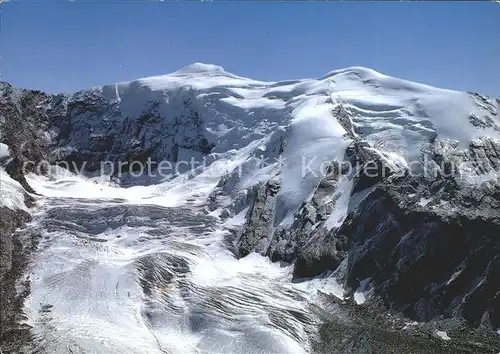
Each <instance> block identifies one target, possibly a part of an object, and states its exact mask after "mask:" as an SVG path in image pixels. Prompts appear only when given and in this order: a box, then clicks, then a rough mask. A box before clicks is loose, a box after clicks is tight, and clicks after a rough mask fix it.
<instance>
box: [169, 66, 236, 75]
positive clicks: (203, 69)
mask: <svg viewBox="0 0 500 354" xmlns="http://www.w3.org/2000/svg"><path fill="white" fill-rule="evenodd" d="M172 75H211V76H216V75H220V76H231V77H236V76H235V75H233V74H231V73H228V72H226V71H225V70H224V68H223V67H222V66H219V65H214V64H204V63H193V64H190V65H187V66H185V67H183V68H182V69H180V70H177V71H175V72H174V73H172Z"/></svg>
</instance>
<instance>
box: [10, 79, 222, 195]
mask: <svg viewBox="0 0 500 354" xmlns="http://www.w3.org/2000/svg"><path fill="white" fill-rule="evenodd" d="M137 94H138V96H139V97H140V96H141V93H140V92H139V93H137ZM149 95H150V96H154V95H152V94H151V92H149ZM148 97H149V96H148ZM129 105H130V104H127V103H122V102H121V101H119V100H116V99H108V98H106V96H105V95H104V93H103V92H101V90H99V89H91V90H86V91H81V92H78V93H76V94H74V95H72V96H67V95H47V94H45V93H42V92H40V91H31V90H19V89H15V88H13V87H12V86H11V85H9V84H7V83H1V84H0V117H3V118H2V121H0V142H3V143H5V144H7V145H8V146H10V147H11V149H12V154H13V161H12V162H11V165H10V166H8V167H7V169H8V172H9V174H10V175H11V176H12V177H13V178H14V179H16V180H18V181H19V182H20V183H21V184H23V186H24V187H25V189H27V190H29V191H30V188H29V186H27V183H26V182H25V181H24V178H23V177H22V172H21V170H22V169H23V168H25V169H26V168H27V170H28V171H29V172H31V171H32V170H34V169H35V168H37V167H40V168H39V169H38V170H37V171H36V172H41V173H45V172H46V170H47V168H48V166H50V165H51V164H54V163H59V164H60V165H61V166H62V167H65V168H68V169H70V170H73V171H79V172H80V171H83V172H95V171H98V170H99V169H100V168H101V164H103V163H106V166H107V167H109V168H112V170H113V172H115V173H123V172H130V171H134V165H133V164H132V162H134V161H137V162H140V163H142V164H146V163H147V161H148V159H150V161H151V163H150V165H151V169H153V170H154V169H156V167H157V165H158V163H160V162H162V161H169V162H172V163H175V162H177V161H179V160H180V159H185V158H186V154H184V155H182V156H181V154H182V151H187V152H188V155H190V156H191V155H192V156H194V157H195V158H196V160H197V161H198V160H200V159H201V156H203V155H207V154H209V153H210V152H211V151H212V149H213V147H214V143H213V142H212V141H211V137H210V136H206V130H205V122H204V120H203V117H202V116H201V113H200V112H201V110H200V109H199V108H200V107H198V105H199V103H198V101H196V99H195V95H194V93H193V92H192V91H190V90H185V91H181V92H179V93H177V94H176V95H175V96H174V97H171V98H170V101H169V102H168V103H167V102H166V101H165V98H164V97H158V99H157V100H149V101H147V102H145V103H144V105H140V104H139V105H137V107H139V110H137V108H136V107H129ZM40 161H46V162H47V163H46V164H39V162H40ZM27 162H30V163H29V164H27ZM170 172H171V173H174V172H175V171H170ZM178 172H179V171H178ZM180 172H183V171H180Z"/></svg>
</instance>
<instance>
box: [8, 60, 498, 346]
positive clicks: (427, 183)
mask: <svg viewBox="0 0 500 354" xmlns="http://www.w3.org/2000/svg"><path fill="white" fill-rule="evenodd" d="M499 105H500V101H499V100H498V99H491V98H488V97H486V96H483V95H480V94H473V93H465V92H456V91H450V90H444V89H438V88H434V87H430V86H426V85H422V84H417V83H413V82H409V81H404V80H400V79H396V78H392V77H389V76H386V75H383V74H380V73H378V72H376V71H373V70H371V69H367V68H362V67H352V68H346V69H342V70H336V71H332V72H330V73H328V74H326V75H325V76H323V77H322V78H319V79H304V80H295V81H283V82H261V81H255V80H251V79H248V78H243V77H239V76H236V75H233V74H230V73H228V72H226V71H225V70H224V69H223V68H221V67H219V66H215V65H207V64H201V63H197V64H192V65H190V66H187V67H185V68H183V69H181V70H179V71H176V72H174V73H172V74H168V75H162V76H155V77H150V78H143V79H138V80H135V81H131V82H123V83H118V84H111V85H105V86H100V87H95V88H92V89H89V90H84V91H80V92H77V93H75V94H72V95H62V94H61V95H47V94H45V93H43V92H40V91H29V90H20V89H16V88H13V87H12V86H10V85H9V84H6V83H4V84H2V85H1V86H0V122H1V124H2V125H1V126H0V132H1V133H2V134H1V136H0V143H1V145H0V162H1V163H2V167H1V170H0V172H1V173H2V179H1V182H0V183H2V184H1V190H2V200H1V201H0V203H1V204H0V207H1V208H2V209H1V210H4V211H6V210H7V209H9V210H17V209H23V213H24V212H26V210H28V209H27V208H26V207H25V206H24V204H23V203H22V200H23V198H26V200H27V204H28V205H30V206H31V204H32V203H33V200H32V198H33V197H34V196H35V194H34V193H35V192H36V193H38V194H40V195H43V196H45V197H43V198H45V199H43V198H42V197H40V196H38V197H37V198H39V199H40V198H42V200H59V199H50V198H80V199H78V200H77V199H75V203H82V202H81V200H88V199H89V198H94V199H99V200H100V203H101V202H102V203H104V201H106V200H107V201H108V202H109V203H115V202H116V200H117V199H119V200H120V201H122V202H126V203H131V204H133V205H146V204H147V205H150V204H154V205H158V206H162V207H168V208H177V210H190V208H191V210H197V211H196V212H197V213H198V212H200V213H201V214H200V215H204V216H203V217H207V218H210V220H213V222H214V223H215V224H216V225H218V226H217V227H216V229H217V230H218V231H214V232H216V234H217V235H218V236H217V237H218V238H217V240H218V241H213V240H212V241H213V242H216V243H217V244H220V245H222V246H221V247H222V248H223V249H224V250H225V251H228V250H229V251H231V253H232V254H233V257H234V262H248V259H252V257H257V255H261V256H263V257H265V258H269V259H270V260H271V261H272V262H282V263H281V264H282V266H283V267H284V268H283V269H290V277H293V278H294V281H295V282H300V284H301V285H300V286H302V287H308V285H307V284H314V286H312V287H313V288H314V289H315V290H316V289H318V290H321V291H323V292H326V293H328V292H331V289H332V288H334V289H338V286H337V284H341V285H342V288H343V291H340V293H341V295H339V296H340V297H342V298H345V299H348V298H353V299H354V300H356V302H357V303H364V302H365V301H366V303H369V304H370V306H375V307H376V308H377V311H379V310H380V309H382V311H385V310H387V309H390V310H393V311H394V312H395V313H398V314H402V315H404V316H406V318H410V319H412V320H417V321H421V322H428V321H431V320H435V319H438V318H441V319H442V318H453V319H454V321H455V320H456V319H459V320H458V322H457V323H461V322H460V321H462V320H463V322H464V323H466V324H467V325H468V326H471V327H477V326H479V325H480V324H481V323H482V324H483V325H487V326H489V327H490V328H492V329H494V330H497V329H498V327H499V326H500V285H499V282H498V281H497V280H498V277H499V276H500V275H499V273H500V256H499V255H500V240H499V239H498V235H500V233H499V231H500V183H499V182H500V180H499V172H500V116H499V113H498V112H499ZM27 161H31V162H33V163H32V164H30V165H28V168H27V169H26V168H25V169H23V164H25V162H27ZM40 161H48V162H50V164H52V165H55V164H57V165H60V166H62V165H64V166H66V167H69V169H70V170H71V172H83V173H80V174H73V173H70V172H68V171H65V170H63V169H61V168H54V167H50V166H49V164H45V165H42V168H38V167H39V166H40V164H38V163H39V162H40ZM148 161H149V162H150V166H151V171H150V173H149V174H148V173H142V174H140V175H137V167H138V166H140V163H146V162H148ZM104 162H106V170H105V171H104V170H103V166H104V165H103V163H104ZM132 162H137V163H136V164H135V167H134V164H132ZM165 162H169V163H168V164H165ZM25 165H26V164H25ZM165 166H167V168H166V169H165V168H164V167H165ZM159 170H161V172H162V173H160V171H159ZM103 172H106V176H102V174H103ZM111 172H113V176H112V177H111V179H110V175H111ZM4 176H5V177H4ZM4 191H6V192H5V193H4ZM46 198H49V199H46ZM64 200H65V203H69V201H70V200H71V199H64ZM68 200H69V201H68ZM47 203H48V202H47ZM57 203H59V204H57ZM57 203H56V204H57V205H56V207H55V208H56V209H57V208H60V202H57ZM74 207H75V208H80V209H82V210H84V209H85V210H87V211H85V213H87V212H89V213H90V210H91V209H92V208H94V207H87V206H85V205H81V204H78V206H76V205H75V206H74ZM110 207H111V204H110ZM89 208H90V209H89ZM92 210H93V209H92ZM169 210H170V209H169ZM61 212H62V211H61ZM44 215H45V214H44ZM47 215H48V214H47ZM44 217H45V216H44ZM47 217H48V216H47ZM200 218H202V216H200ZM75 222H76V223H79V222H77V221H75ZM89 222H90V221H89ZM104 222H105V224H107V225H108V226H109V222H110V221H109V220H106V217H104ZM207 222H208V221H207ZM179 227H180V226H179ZM9 230H10V231H9V232H10V234H11V233H12V226H11V227H10V229H9ZM105 230H106V228H104V229H102V230H101V231H102V232H103V233H106V232H108V233H109V229H108V231H105ZM169 232H171V231H169ZM186 232H187V231H186ZM189 232H191V231H189ZM97 234H99V235H101V236H102V234H101V233H100V232H98V233H97ZM196 234H197V233H196V232H194V231H193V235H196ZM80 236H81V235H80ZM200 237H201V236H200ZM203 237H205V236H203ZM104 238H106V237H104ZM2 242H6V243H9V244H11V243H12V240H11V239H7V236H4V241H2ZM105 242H110V241H105ZM155 242H156V241H155ZM197 242H199V241H197ZM198 246H200V245H199V244H198ZM47 247H49V246H47ZM134 247H135V246H134ZM155 247H156V246H155ZM171 247H173V246H171ZM206 247H211V246H206ZM11 248H12V247H11ZM64 249H66V248H64ZM64 252H66V251H64ZM181 253H182V252H181ZM256 254H257V255H256ZM9 257H11V255H9ZM11 258H12V257H11ZM188 258H189V257H188ZM200 259H203V258H200ZM238 259H239V261H238ZM245 259H246V261H245ZM259 259H260V258H259ZM141 262H142V261H141ZM148 262H149V261H148ZM151 262H152V263H151V264H150V263H148V264H149V266H148V267H156V266H158V263H157V261H155V260H152V261H151ZM259 262H260V261H259ZM11 263H12V262H11ZM35 264H36V263H35ZM140 264H143V263H140ZM287 265H290V266H289V267H288V268H287ZM275 266H277V264H275V265H273V266H272V267H275ZM10 267H12V264H10V263H9V264H7V263H6V264H5V268H6V269H9V268H10ZM33 267H34V270H33V271H34V272H35V273H36V274H39V277H40V279H43V277H50V276H54V274H45V275H44V274H42V273H39V272H38V271H37V269H36V265H35V266H33ZM44 267H47V268H50V269H52V270H51V271H54V270H53V268H51V267H52V266H48V265H44ZM56 268H57V267H56ZM278 268H279V267H278ZM54 269H55V268H54ZM139 269H142V268H140V267H139ZM176 269H177V268H176ZM196 269H198V268H196ZM270 269H271V270H270V272H271V271H276V270H272V269H275V268H270ZM37 272H38V273H37ZM174 273H175V271H174ZM245 274H246V273H245ZM273 274H274V273H273ZM280 274H281V273H280ZM174 276H180V275H179V274H175V275H174ZM193 276H196V275H193ZM234 276H235V277H238V276H241V277H243V278H245V277H246V276H247V275H244V276H243V275H241V273H235V274H234ZM280 276H281V275H280ZM312 277H316V278H314V279H312V280H311V278H312ZM318 277H319V278H318ZM245 279H246V278H245ZM249 279H250V278H249ZM290 280H291V279H289V280H288V281H289V282H290ZM248 281H249V282H250V283H249V284H252V285H251V286H255V287H254V288H252V291H253V292H255V294H256V295H258V293H259V291H264V290H262V289H260V288H259V287H258V285H256V284H257V283H255V284H254V283H252V282H253V281H255V280H251V279H250V280H248ZM268 281H269V282H275V281H276V279H272V280H268ZM33 282H34V283H33V285H32V287H33V289H34V290H33V292H34V294H35V295H32V296H35V297H36V296H40V293H41V292H43V291H42V290H40V289H42V288H41V287H42V285H41V283H37V281H34V280H33ZM37 284H38V285H37ZM290 284H292V283H291V282H290ZM318 284H321V285H318ZM332 284H334V285H335V286H333V287H332ZM37 286H38V287H39V288H38V289H39V290H38V295H37ZM179 286H180V285H179ZM248 286H250V285H248ZM117 287H118V285H117ZM259 289H260V290H259ZM301 289H302V288H301ZM328 289H330V290H328ZM280 291H284V290H280ZM342 292H343V293H342ZM129 294H130V293H129ZM147 295H148V294H146V295H145V296H146V297H147ZM337 295H338V292H337ZM54 296H55V297H56V298H58V297H57V296H56V295H54ZM36 299H37V300H40V298H39V297H38V298H36ZM33 301H34V299H31V300H29V303H33ZM185 301H187V300H185ZM221 301H222V302H223V303H224V301H228V300H227V299H226V300H221ZM50 305H51V306H55V309H54V313H57V305H55V304H52V303H51V304H50ZM276 306H277V305H276ZM61 311H62V310H61ZM249 311H253V310H252V309H249ZM283 311H285V310H283ZM374 311H375V310H374ZM28 312H29V311H28ZM59 314H60V313H59ZM31 316H32V318H33V317H36V315H31ZM235 316H236V315H235ZM268 316H270V315H269V314H268ZM35 322H36V321H35ZM305 322H307V321H305ZM291 323H293V321H292V322H291ZM454 323H455V322H454ZM302 325H303V324H302ZM302 325H301V326H302ZM450 326H451V325H450ZM292 327H293V326H292ZM452 327H453V326H452ZM287 328H288V327H287ZM303 328H304V329H303V331H304V332H303V333H301V334H299V333H295V334H293V335H291V334H290V333H289V334H288V335H290V336H291V337H294V336H295V337H294V338H295V339H297V338H300V339H299V340H298V343H299V345H300V346H301V348H302V349H303V350H306V351H308V350H310V347H308V346H309V344H304V343H305V342H304V341H305V339H304V338H305V337H306V334H305V333H308V331H309V330H310V329H308V327H307V326H306V325H304V327H303ZM453 328H455V327H453ZM256 333H257V332H256ZM212 335H213V336H215V334H214V333H212ZM158 336H160V334H158V333H156V337H155V338H157V339H158ZM191 339H192V338H191ZM90 342H91V341H90ZM90 342H89V343H90ZM222 342H224V340H223V341H222ZM89 343H86V344H81V343H80V345H83V346H85V345H90V344H89ZM224 343H226V342H224ZM92 345H93V344H92ZM495 345H498V343H496V344H493V348H494V346H495ZM96 348H97V347H96ZM198 348H201V347H200V346H199V347H198ZM203 348H205V349H203V350H206V351H207V352H213V350H215V349H207V347H203ZM225 348H226V350H233V351H235V352H236V349H234V348H235V347H230V346H229V347H225ZM227 348H232V349H227ZM248 348H249V347H246V349H241V348H240V349H241V350H249V349H248ZM273 348H274V349H269V347H268V350H270V351H271V352H273V351H272V350H276V351H277V352H279V351H280V350H281V351H283V350H292V349H290V348H291V347H287V346H285V347H280V346H274V347H273ZM284 348H288V349H284ZM308 348H309V349H308ZM335 348H336V349H335ZM240 349H238V350H240ZM302 349H301V350H302ZM497 349H498V348H497ZM54 350H59V349H54ZM294 350H298V349H294ZM329 350H331V352H334V350H339V351H338V352H349V351H347V349H345V350H344V349H342V350H343V351H342V350H340V349H338V348H337V347H334V349H332V348H330V349H329ZM352 350H355V349H352ZM497 351H498V350H497ZM138 352H140V351H138ZM263 352H266V351H265V350H264V351H263ZM268 352H269V351H268ZM353 352H356V351H353ZM358 352H359V351H358Z"/></svg>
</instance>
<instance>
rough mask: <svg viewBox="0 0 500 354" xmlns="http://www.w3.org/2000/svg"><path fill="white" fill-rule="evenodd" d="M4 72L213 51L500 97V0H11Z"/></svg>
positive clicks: (88, 80) (153, 60)
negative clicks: (357, 70) (365, 71)
mask: <svg viewBox="0 0 500 354" xmlns="http://www.w3.org/2000/svg"><path fill="white" fill-rule="evenodd" d="M2 12H3V16H2V37H3V58H4V59H3V75H2V80H4V81H9V82H11V83H13V84H14V85H16V86H19V87H26V88H37V89H43V90H47V91H49V92H60V91H65V92H68V91H75V90H77V89H81V88H87V87H90V86H95V85H99V84H105V83H113V82H119V81H126V80H132V79H135V78H139V77H145V76H151V75H158V74H164V73H168V72H172V71H175V70H177V69H180V68H181V67H183V66H185V65H187V64H190V63H193V62H197V61H201V62H205V63H213V64H218V65H221V66H223V67H224V68H225V69H226V70H227V71H230V72H232V73H234V74H237V75H241V76H247V77H251V78H255V79H260V80H285V79H293V78H304V77H319V76H322V75H323V74H325V73H326V72H328V71H331V70H333V69H338V68H343V67H347V66H354V65H361V66H366V67H370V68H373V69H375V70H378V71H380V72H383V73H385V74H388V75H392V76H396V77H400V78H404V79H408V80H413V81H418V82H423V83H426V84H430V85H434V86H438V87H444V88H451V89H457V90H467V91H478V92H482V93H487V94H490V95H496V96H497V97H500V39H499V38H500V4H498V3H487V2H456V3H447V2H424V3H422V2H418V3H409V2H403V3H402V2H383V3H374V2H371V3H367V2H356V3H349V2H310V3H304V2H271V3H262V2H258V1H255V2H240V1H233V2H173V3H166V2H164V3H151V2H144V3H141V2H127V1H126V0H122V1H120V2H106V3H98V2H85V3H79V2H78V1H75V2H68V1H59V2H58V1H53V2H47V1H36V0H31V1H30V2H23V1H22V0H19V1H13V0H11V1H9V2H7V3H4V4H3V9H2Z"/></svg>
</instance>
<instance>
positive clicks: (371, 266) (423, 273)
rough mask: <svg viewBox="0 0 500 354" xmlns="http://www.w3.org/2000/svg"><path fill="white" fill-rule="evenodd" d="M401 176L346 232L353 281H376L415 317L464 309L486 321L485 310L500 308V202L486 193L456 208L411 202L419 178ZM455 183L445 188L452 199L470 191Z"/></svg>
mask: <svg viewBox="0 0 500 354" xmlns="http://www.w3.org/2000/svg"><path fill="white" fill-rule="evenodd" d="M395 182H396V183H397V184H390V185H389V184H388V185H382V186H380V187H378V188H376V189H375V190H374V191H373V192H372V193H371V194H370V195H369V196H368V197H367V198H366V199H365V200H364V201H363V202H362V204H361V205H360V207H359V208H358V209H357V210H356V211H355V212H353V213H352V214H351V215H349V217H348V219H347V220H346V222H345V223H344V225H343V226H342V227H341V228H340V229H339V231H338V233H339V234H341V235H349V239H350V242H349V243H350V244H349V268H348V274H349V277H348V284H349V286H350V287H351V288H357V287H358V285H359V282H360V281H362V280H365V279H370V281H371V283H372V286H373V287H374V289H375V291H376V293H377V294H379V295H380V296H381V297H382V298H383V299H384V301H385V303H386V306H388V307H389V308H393V309H395V310H398V311H401V312H403V313H404V314H406V315H407V316H409V317H412V318H416V319H418V320H424V321H427V320H430V319H432V318H435V317H437V316H439V315H445V316H446V317H449V316H453V315H455V314H456V311H460V309H461V311H462V315H464V317H465V318H466V319H467V320H468V321H469V322H470V324H473V325H479V322H480V320H481V318H482V316H483V313H484V312H485V311H493V312H494V311H495V309H494V308H490V306H491V305H493V299H494V297H495V296H497V295H498V292H499V291H500V286H499V283H495V282H494V281H492V279H493V274H494V273H495V271H497V269H498V260H497V257H498V254H499V251H500V240H499V239H498V235H499V230H500V214H499V211H498V210H500V209H499V208H500V204H499V201H498V200H496V201H495V200H494V199H493V198H492V196H488V195H487V193H484V195H483V196H482V197H483V199H482V200H483V202H482V203H484V204H483V205H474V206H472V205H471V207H470V208H469V209H466V208H463V207H462V208H461V209H460V211H459V212H454V213H449V212H447V210H436V209H438V208H439V207H436V208H435V210H433V209H434V208H432V207H430V208H426V207H422V206H420V205H418V204H417V203H418V202H417V200H418V199H417V200H415V199H413V200H414V202H413V203H412V202H411V200H408V197H407V195H408V194H407V193H406V192H405V189H406V187H407V186H408V184H411V182H412V181H411V179H410V180H408V179H406V180H405V179H402V180H401V181H395ZM449 183H451V184H453V182H450V181H443V182H442V184H441V186H440V188H441V189H443V190H448V191H450V192H451V195H450V197H451V198H450V199H449V202H450V203H457V201H460V199H461V198H465V197H467V195H468V194H469V192H470V191H466V190H461V189H460V188H457V186H452V187H451V188H449V186H448V184H449ZM438 194H444V193H439V192H438ZM417 195H418V193H417ZM490 198H491V199H490ZM443 200H444V199H441V200H439V199H438V201H439V203H442V202H443ZM458 203H459V202H458ZM481 207H482V208H481ZM450 208H453V206H450ZM479 298H480V299H481V300H480V301H477V300H478V299H479ZM474 300H476V301H474ZM472 308H473V309H472ZM468 309H470V310H468Z"/></svg>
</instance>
